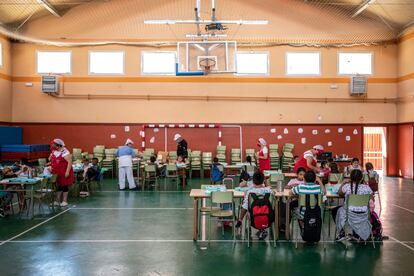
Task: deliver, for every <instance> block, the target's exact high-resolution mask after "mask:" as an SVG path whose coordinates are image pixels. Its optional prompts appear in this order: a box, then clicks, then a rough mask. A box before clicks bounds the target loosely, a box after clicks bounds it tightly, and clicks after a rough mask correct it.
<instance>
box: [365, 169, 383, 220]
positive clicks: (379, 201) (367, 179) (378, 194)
mask: <svg viewBox="0 0 414 276" xmlns="http://www.w3.org/2000/svg"><path fill="white" fill-rule="evenodd" d="M370 177H375V181H376V182H377V183H378V184H379V175H378V174H375V175H374V176H372V175H371V176H370V175H368V174H364V182H365V183H367V184H368V181H369V178H370ZM375 195H377V196H378V203H379V208H380V211H379V216H380V217H381V211H382V205H381V194H380V192H379V185H378V189H377V190H376V191H373V196H374V199H375Z"/></svg>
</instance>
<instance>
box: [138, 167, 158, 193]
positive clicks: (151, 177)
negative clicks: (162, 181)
mask: <svg viewBox="0 0 414 276" xmlns="http://www.w3.org/2000/svg"><path fill="white" fill-rule="evenodd" d="M152 181H154V182H155V187H157V185H158V176H157V168H156V166H155V165H153V164H148V165H145V167H144V183H143V185H142V189H143V190H144V189H145V183H147V182H148V184H150V183H151V182H152Z"/></svg>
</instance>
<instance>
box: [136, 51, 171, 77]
mask: <svg viewBox="0 0 414 276" xmlns="http://www.w3.org/2000/svg"><path fill="white" fill-rule="evenodd" d="M141 72H142V74H144V75H174V74H175V52H142V54H141Z"/></svg>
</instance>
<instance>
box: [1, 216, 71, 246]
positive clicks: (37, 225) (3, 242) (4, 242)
mask: <svg viewBox="0 0 414 276" xmlns="http://www.w3.org/2000/svg"><path fill="white" fill-rule="evenodd" d="M70 209H71V208H68V209H66V210H65V211H62V212H60V213H59V214H57V215H54V216H53V217H51V218H48V219H47V220H45V221H42V222H41V223H39V224H36V225H35V226H33V227H31V228H29V229H27V230H26V231H23V232H21V233H20V234H17V235H16V236H14V237H11V238H10V239H8V240H5V241H2V242H1V243H0V246H2V245H3V244H6V243H8V242H11V241H13V240H14V239H17V238H18V237H20V236H23V235H24V234H26V233H28V232H30V231H32V230H33V229H36V228H37V227H39V226H41V225H43V224H45V223H47V222H49V221H51V220H52V219H54V218H57V217H58V216H60V215H62V214H64V213H66V212H67V211H69V210H70Z"/></svg>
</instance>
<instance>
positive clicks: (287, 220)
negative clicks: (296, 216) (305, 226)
mask: <svg viewBox="0 0 414 276" xmlns="http://www.w3.org/2000/svg"><path fill="white" fill-rule="evenodd" d="M285 227H286V228H285V237H286V240H290V197H288V198H286V222H285Z"/></svg>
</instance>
